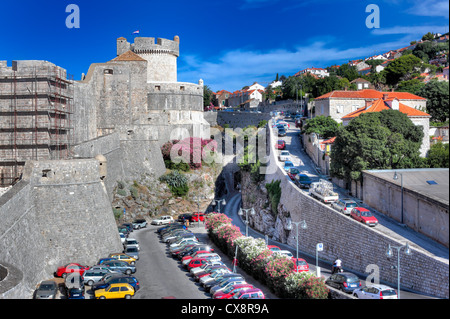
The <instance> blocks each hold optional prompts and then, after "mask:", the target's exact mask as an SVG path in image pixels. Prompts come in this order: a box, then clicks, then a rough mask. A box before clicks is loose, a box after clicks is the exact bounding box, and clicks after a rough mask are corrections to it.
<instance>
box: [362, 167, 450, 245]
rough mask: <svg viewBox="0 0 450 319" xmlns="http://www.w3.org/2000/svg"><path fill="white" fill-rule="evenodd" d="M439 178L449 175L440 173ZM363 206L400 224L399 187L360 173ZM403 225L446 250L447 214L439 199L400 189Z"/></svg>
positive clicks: (446, 207)
mask: <svg viewBox="0 0 450 319" xmlns="http://www.w3.org/2000/svg"><path fill="white" fill-rule="evenodd" d="M442 174H448V170H446V171H445V170H443V172H442ZM363 184H364V191H363V192H364V194H363V197H364V202H365V203H366V204H367V205H369V206H370V207H373V208H374V209H376V210H377V211H379V212H381V213H383V214H385V215H387V216H389V217H391V218H393V219H395V220H397V221H400V220H401V198H402V196H401V187H400V186H399V185H396V184H394V183H391V182H388V181H386V180H385V179H381V178H378V177H376V176H375V175H373V174H370V171H368V172H363ZM403 205H404V208H403V222H404V223H405V224H406V225H407V226H408V227H410V228H411V229H414V230H415V231H417V232H419V233H422V234H424V235H426V236H428V237H430V238H431V239H433V240H435V241H437V242H439V243H441V244H442V245H445V246H446V247H449V238H448V234H449V215H448V214H449V211H448V201H447V204H445V203H443V202H442V201H441V200H439V199H438V198H433V197H430V196H426V195H424V194H421V193H418V192H416V191H413V190H410V189H408V188H406V187H405V188H404V189H403Z"/></svg>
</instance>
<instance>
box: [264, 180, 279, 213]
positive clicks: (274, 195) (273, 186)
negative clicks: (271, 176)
mask: <svg viewBox="0 0 450 319" xmlns="http://www.w3.org/2000/svg"><path fill="white" fill-rule="evenodd" d="M280 184H281V181H280V180H277V181H273V182H272V183H267V184H266V189H267V193H268V195H269V200H270V205H271V206H270V207H271V210H272V214H273V215H274V216H277V215H278V204H279V203H280V198H281V187H280Z"/></svg>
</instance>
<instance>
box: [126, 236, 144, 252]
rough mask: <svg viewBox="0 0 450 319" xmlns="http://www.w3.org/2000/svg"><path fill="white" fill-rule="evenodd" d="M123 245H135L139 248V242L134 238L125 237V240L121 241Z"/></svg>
mask: <svg viewBox="0 0 450 319" xmlns="http://www.w3.org/2000/svg"><path fill="white" fill-rule="evenodd" d="M123 246H124V247H125V248H126V247H136V248H137V249H138V250H140V249H141V248H140V246H139V242H138V241H137V240H136V239H134V238H127V239H126V240H125V242H124V243H123Z"/></svg>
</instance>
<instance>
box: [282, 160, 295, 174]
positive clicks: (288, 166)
mask: <svg viewBox="0 0 450 319" xmlns="http://www.w3.org/2000/svg"><path fill="white" fill-rule="evenodd" d="M293 167H294V163H292V162H291V161H286V162H284V170H285V171H287V172H289V170H290V169H291V168H293Z"/></svg>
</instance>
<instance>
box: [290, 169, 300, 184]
mask: <svg viewBox="0 0 450 319" xmlns="http://www.w3.org/2000/svg"><path fill="white" fill-rule="evenodd" d="M298 174H300V170H299V169H298V168H296V167H292V168H290V169H289V171H288V176H289V177H290V178H291V179H292V180H293V181H295V176H297V175H298Z"/></svg>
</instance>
